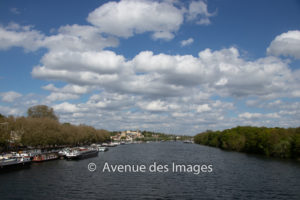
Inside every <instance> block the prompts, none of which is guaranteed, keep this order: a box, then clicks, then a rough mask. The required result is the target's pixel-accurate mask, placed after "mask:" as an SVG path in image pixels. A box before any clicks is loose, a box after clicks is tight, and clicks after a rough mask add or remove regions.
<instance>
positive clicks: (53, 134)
mask: <svg viewBox="0 0 300 200" xmlns="http://www.w3.org/2000/svg"><path fill="white" fill-rule="evenodd" d="M50 110H51V109H50ZM12 133H13V134H12ZM12 135H13V136H12ZM109 139H110V135H109V132H108V131H106V130H97V129H95V128H93V127H91V126H86V125H79V126H76V125H72V124H70V123H63V124H62V123H59V122H58V121H57V118H52V117H32V115H30V116H28V117H17V118H15V117H13V116H10V117H5V116H3V115H0V152H1V151H4V150H5V149H7V147H8V146H9V145H11V143H14V145H15V146H18V145H19V146H23V145H25V146H32V147H41V148H47V147H56V146H65V145H67V146H75V145H84V144H91V143H97V142H104V141H108V140H109Z"/></svg>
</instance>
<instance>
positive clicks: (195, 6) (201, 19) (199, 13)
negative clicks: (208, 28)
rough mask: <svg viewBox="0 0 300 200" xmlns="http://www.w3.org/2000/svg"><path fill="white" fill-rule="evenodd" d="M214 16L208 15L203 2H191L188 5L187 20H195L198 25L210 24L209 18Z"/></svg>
mask: <svg viewBox="0 0 300 200" xmlns="http://www.w3.org/2000/svg"><path fill="white" fill-rule="evenodd" d="M213 15H215V14H214V13H209V12H208V9H207V4H206V3H205V2H204V1H192V2H191V3H190V5H189V9H188V13H187V20H190V21H191V20H197V22H196V23H197V24H199V25H208V24H210V23H211V22H210V19H209V17H211V16H213Z"/></svg>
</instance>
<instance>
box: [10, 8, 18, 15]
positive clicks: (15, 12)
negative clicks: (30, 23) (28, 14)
mask: <svg viewBox="0 0 300 200" xmlns="http://www.w3.org/2000/svg"><path fill="white" fill-rule="evenodd" d="M10 12H11V13H13V14H15V15H19V14H21V12H20V11H19V9H18V8H11V9H10Z"/></svg>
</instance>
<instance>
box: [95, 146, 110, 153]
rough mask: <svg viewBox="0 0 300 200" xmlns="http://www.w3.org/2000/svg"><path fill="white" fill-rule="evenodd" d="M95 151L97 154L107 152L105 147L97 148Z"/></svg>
mask: <svg viewBox="0 0 300 200" xmlns="http://www.w3.org/2000/svg"><path fill="white" fill-rule="evenodd" d="M97 150H98V151H99V152H105V151H108V148H107V147H98V148H97Z"/></svg>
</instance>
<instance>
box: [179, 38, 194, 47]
mask: <svg viewBox="0 0 300 200" xmlns="http://www.w3.org/2000/svg"><path fill="white" fill-rule="evenodd" d="M193 42H194V39H193V38H189V39H187V40H182V41H181V42H180V44H181V46H182V47H184V46H188V45H190V44H192V43H193Z"/></svg>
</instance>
